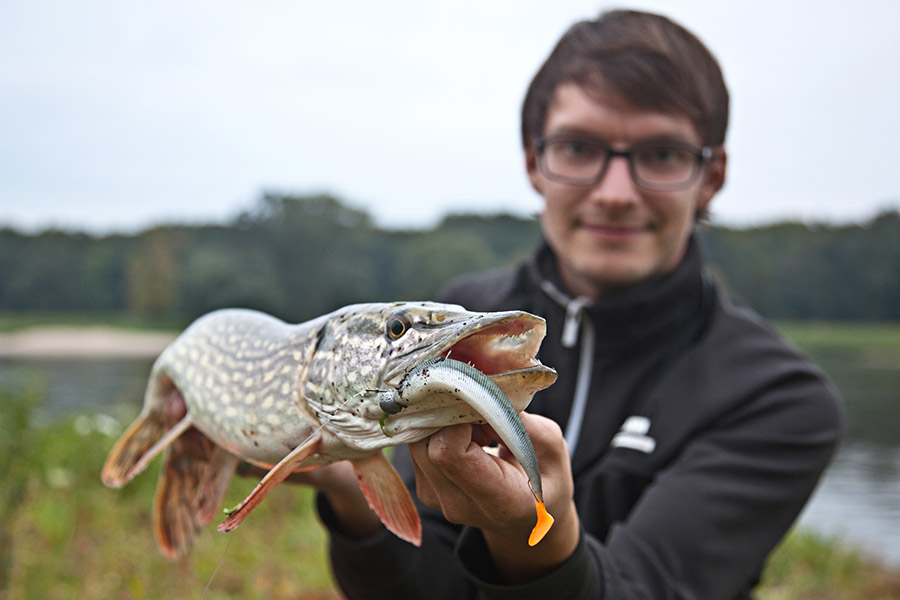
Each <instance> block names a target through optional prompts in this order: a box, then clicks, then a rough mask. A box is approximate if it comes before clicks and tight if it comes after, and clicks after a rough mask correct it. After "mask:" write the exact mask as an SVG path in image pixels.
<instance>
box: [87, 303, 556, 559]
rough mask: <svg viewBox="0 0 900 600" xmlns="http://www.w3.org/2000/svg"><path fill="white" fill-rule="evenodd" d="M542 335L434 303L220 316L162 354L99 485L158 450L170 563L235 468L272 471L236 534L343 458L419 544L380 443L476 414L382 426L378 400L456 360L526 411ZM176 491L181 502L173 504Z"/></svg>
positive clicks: (382, 511)
mask: <svg viewBox="0 0 900 600" xmlns="http://www.w3.org/2000/svg"><path fill="white" fill-rule="evenodd" d="M544 332H545V326H544V322H543V320H542V319H540V318H539V317H535V316H533V315H529V314H527V313H522V312H516V311H511V312H504V313H474V312H470V311H467V310H465V309H463V308H462V307H459V306H455V305H444V304H437V303H431V302H411V303H381V304H361V305H351V306H348V307H344V308H342V309H339V310H337V311H335V312H333V313H330V314H327V315H323V316H321V317H318V318H316V319H313V320H311V321H307V322H305V323H301V324H297V325H292V324H287V323H284V322H282V321H280V320H278V319H276V318H274V317H272V316H269V315H265V314H263V313H259V312H256V311H250V310H243V309H226V310H220V311H215V312H213V313H210V314H208V315H205V316H203V317H201V318H200V319H198V320H197V321H196V322H194V323H193V324H192V325H191V326H190V327H189V328H188V329H187V330H185V331H184V333H183V334H182V335H181V336H179V338H178V339H177V340H176V341H175V342H173V343H172V345H171V346H169V347H168V348H167V349H166V350H165V351H164V352H163V353H162V354H161V355H160V357H159V358H158V359H157V361H156V363H155V364H154V366H153V368H152V371H151V376H150V380H149V382H148V386H147V392H146V394H145V403H144V408H143V410H142V413H141V415H140V416H139V417H138V419H137V420H136V421H135V423H134V424H132V425H131V427H129V429H128V430H126V432H125V433H124V434H123V435H122V437H121V438H120V440H119V441H118V442H117V443H116V445H115V446H114V447H113V449H112V451H111V452H110V455H109V457H108V459H107V462H106V464H105V465H104V468H103V472H102V479H103V482H104V483H105V484H107V485H109V486H111V487H121V486H122V485H125V484H126V483H127V482H128V481H129V480H130V479H131V478H133V477H134V476H136V475H137V474H138V473H140V472H141V471H142V470H143V469H144V468H146V466H147V465H148V464H149V463H150V462H151V461H152V459H153V457H154V456H156V455H157V454H159V453H160V452H165V453H166V465H165V466H164V469H163V475H162V477H163V479H162V481H161V482H160V490H162V492H160V493H158V494H157V502H156V507H155V522H156V524H157V526H156V531H157V540H158V542H159V545H160V548H161V550H162V552H163V553H164V554H165V555H167V556H170V557H172V558H178V557H180V556H183V555H184V553H185V552H186V551H187V549H188V548H189V546H190V540H191V539H192V537H193V534H194V531H188V530H189V529H191V527H193V528H195V529H196V528H199V527H200V526H202V525H205V524H206V523H208V522H209V520H210V518H211V517H210V515H211V514H213V513H212V512H211V509H210V507H211V506H212V507H213V509H212V510H214V507H215V506H219V505H221V503H222V500H223V496H224V493H225V490H226V489H227V482H228V480H230V477H231V475H232V474H233V472H234V469H235V467H236V465H237V464H238V463H239V462H241V461H247V462H250V463H252V464H255V465H257V466H260V467H264V468H270V467H272V470H271V471H270V472H269V474H267V476H266V478H264V479H263V481H262V482H261V483H260V486H258V488H257V490H254V492H253V493H251V495H250V496H248V498H247V499H246V500H245V502H244V503H242V504H241V505H240V506H239V507H238V510H237V511H236V512H235V513H234V514H232V515H231V516H229V518H228V519H226V522H225V523H223V524H222V525H221V526H220V529H223V530H229V529H231V528H233V527H236V526H237V524H239V523H240V522H241V520H243V518H245V517H246V515H247V514H248V513H249V512H250V510H252V508H253V506H255V505H256V504H258V502H259V501H260V500H262V498H263V497H264V496H265V495H266V494H267V493H268V492H269V491H271V489H272V488H273V487H274V486H275V485H277V484H278V483H279V482H280V481H281V480H283V479H284V478H285V477H287V476H288V475H290V473H291V472H293V471H294V470H296V469H297V468H301V467H302V468H304V469H305V468H311V467H315V466H320V465H324V464H328V463H330V462H334V461H336V460H343V459H348V460H351V461H353V462H354V467H355V468H356V469H357V474H358V475H359V477H360V483H361V487H362V488H363V490H364V492H365V493H366V494H367V498H368V499H369V502H370V504H372V505H373V508H374V509H375V510H376V512H378V513H379V516H381V517H382V520H385V523H386V525H387V526H388V528H390V529H391V530H392V531H395V533H398V535H400V536H401V537H404V539H408V540H410V541H411V542H413V543H417V542H418V541H419V536H420V533H419V531H420V530H419V529H418V527H419V524H418V517H417V515H415V514H414V508H413V509H412V510H413V516H411V515H410V514H409V507H411V506H412V501H411V499H409V497H408V493H407V492H406V490H405V487H403V486H402V482H400V480H399V476H397V475H396V472H394V471H393V468H392V467H391V466H390V464H389V463H388V462H387V461H386V460H384V459H383V456H382V455H381V454H380V449H381V448H384V447H386V446H394V445H399V444H406V443H410V442H413V441H417V440H419V439H422V438H424V437H426V436H427V435H430V434H431V433H433V432H434V431H437V429H440V427H443V426H446V425H448V424H452V423H455V422H463V421H460V420H459V419H468V421H469V422H471V421H474V420H477V419H478V418H479V416H478V415H477V413H474V412H472V411H471V410H467V409H465V408H464V409H462V410H454V409H453V408H452V405H453V402H448V403H447V405H446V406H444V407H443V409H447V410H450V411H451V412H453V413H454V414H453V416H452V418H451V417H450V416H449V414H444V415H443V416H442V417H440V418H438V419H437V420H435V419H434V418H428V415H429V414H441V413H440V410H433V411H431V412H430V413H429V411H424V412H422V411H418V412H417V411H415V410H404V411H402V412H401V413H400V414H392V415H389V419H387V421H388V426H387V427H385V423H384V420H385V415H386V414H388V413H386V412H385V410H384V409H383V406H382V401H383V400H384V399H385V395H386V394H387V395H388V396H390V395H391V394H396V388H397V386H398V385H399V383H400V381H401V380H402V379H403V377H405V376H406V374H407V373H408V372H409V371H411V370H412V369H413V368H415V367H416V366H417V365H419V364H420V363H422V362H424V361H427V360H430V359H432V358H435V357H438V356H446V355H447V354H448V353H452V354H453V356H454V358H463V359H464V360H466V361H467V362H472V363H473V364H475V365H476V366H477V368H478V369H479V370H481V371H483V372H485V373H487V374H488V376H490V377H491V378H492V379H495V380H497V381H498V385H500V387H501V388H503V387H505V388H506V389H504V392H505V393H507V394H508V395H510V397H511V399H513V398H514V399H515V402H514V403H515V404H516V408H517V410H522V409H524V407H525V405H527V403H528V402H529V401H530V399H531V396H532V395H533V394H534V393H535V392H536V391H537V390H538V389H542V388H543V387H547V385H550V384H551V383H552V381H553V380H554V379H555V372H553V371H552V369H549V368H548V367H545V366H543V365H541V364H540V362H539V361H538V360H537V359H536V358H535V355H536V353H537V350H538V348H539V346H540V343H541V339H542V338H543V335H544ZM513 372H516V373H517V375H516V376H515V377H512V376H510V373H513ZM456 404H458V405H460V406H463V407H465V405H464V404H463V403H461V402H459V401H458V400H457V401H456ZM188 460H189V461H193V462H191V463H190V465H189V466H186V464H187V463H186V461H188ZM273 465H274V467H273ZM398 485H399V486H400V487H402V488H403V489H402V490H400V489H399V488H398V487H397V486H398ZM367 486H368V488H367ZM166 490H171V491H169V492H166ZM166 493H168V494H169V496H166ZM176 493H177V494H178V498H179V499H178V501H176V500H173V498H172V497H170V496H172V495H175V494H176ZM161 494H162V497H161ZM385 503H388V504H396V505H397V506H400V507H401V508H400V509H399V511H400V512H399V513H396V512H395V509H394V508H392V507H388V506H385ZM185 504H187V505H188V506H185ZM392 511H393V512H392ZM176 513H177V515H178V518H177V520H176V518H175V517H174V516H172V515H175V514H176ZM185 515H189V516H190V518H186V517H185ZM413 521H415V522H413ZM173 523H174V524H173Z"/></svg>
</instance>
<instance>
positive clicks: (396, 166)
mask: <svg viewBox="0 0 900 600" xmlns="http://www.w3.org/2000/svg"><path fill="white" fill-rule="evenodd" d="M620 6H629V7H637V8H645V9H650V10H655V11H659V12H662V13H664V14H666V15H668V16H670V17H672V18H674V19H675V20H677V21H679V22H681V23H682V24H683V25H685V26H687V27H688V28H689V29H691V30H692V31H694V32H695V33H696V34H697V35H698V36H699V37H700V38H701V39H702V40H703V41H704V42H706V44H707V45H708V46H709V47H710V49H711V50H712V51H713V53H714V54H716V55H717V57H718V58H719V61H720V63H721V65H722V68H723V70H724V72H725V78H726V81H727V82H728V85H729V88H730V91H731V96H732V113H731V126H730V128H729V134H728V140H727V148H728V151H729V153H730V162H729V177H728V182H727V184H726V188H725V190H724V191H723V192H722V193H721V194H720V195H719V197H718V198H717V199H716V202H715V205H714V207H713V209H714V216H715V218H716V219H717V221H718V222H721V223H726V224H756V223H766V222H771V221H774V220H780V219H784V218H801V219H805V220H810V221H822V220H827V221H845V220H861V219H865V218H867V217H870V216H872V215H874V214H876V212H878V211H879V210H883V209H886V208H894V207H898V206H900V183H898V179H900V178H898V171H900V117H898V107H900V42H898V24H900V2H898V1H897V0H880V1H879V0H860V1H858V2H853V3H847V2H836V1H829V0H824V1H822V0H820V1H785V0H777V1H769V0H752V1H736V2H710V1H700V0H665V1H663V0H661V1H658V2H651V1H647V2H634V3H631V4H628V5H623V4H610V3H604V2H597V1H586V0H553V1H548V0H440V1H425V0H410V1H402V2H401V1H371V2H369V1H363V0H293V1H287V0H240V1H239V0H215V1H212V0H210V1H202V2H199V1H197V2H195V1H191V0H177V1H175V0H154V1H153V2H145V1H142V0H138V1H126V2H123V1H121V0H78V1H76V2H72V1H71V0H0V226H2V225H4V224H5V225H13V226H16V227H20V228H24V229H27V230H35V229H38V228H43V227H47V226H60V227H65V228H70V229H81V230H89V231H93V232H109V231H135V230H137V229H140V228H143V227H146V226H148V225H150V224H153V223H159V222H197V221H207V222H208V221H222V220H226V219H229V218H231V217H233V216H235V215H236V214H238V213H239V212H240V211H241V210H246V209H250V208H252V207H253V206H254V205H255V203H256V202H257V200H258V198H259V197H260V196H261V195H262V193H263V192H265V191H275V192H288V193H297V194H306V193H316V192H323V191H324V192H330V193H333V194H335V195H337V196H338V197H339V198H341V199H343V200H345V201H346V202H347V203H349V204H351V205H353V206H356V207H359V208H363V209H365V210H367V211H369V213H370V214H372V215H373V217H374V218H375V219H376V221H377V222H378V223H379V224H380V225H383V226H401V227H421V226H427V225H431V224H433V223H435V222H436V221H437V220H438V219H439V218H440V217H441V216H443V215H445V214H447V213H448V212H460V211H482V212H497V211H513V212H516V213H518V214H523V215H527V214H533V213H535V212H536V211H537V210H539V208H540V199H539V198H538V196H537V195H536V194H535V193H534V192H533V191H532V190H531V189H530V187H529V186H528V184H527V180H526V178H525V174H524V166H523V162H522V158H521V150H520V147H519V138H518V118H519V106H520V103H521V100H522V96H523V94H524V91H525V88H526V87H527V85H528V82H529V81H530V79H531V76H532V75H533V73H534V72H535V70H536V69H537V68H538V66H539V65H540V64H541V62H543V60H544V58H545V57H546V55H547V53H548V52H549V51H550V49H551V48H552V46H553V45H554V44H555V42H556V40H557V39H558V37H559V36H560V35H561V34H562V32H563V31H564V30H565V29H566V28H567V27H568V26H569V25H570V24H571V23H572V22H574V21H576V20H578V19H582V18H589V17H593V16H595V15H596V14H597V13H598V12H599V11H600V10H601V9H604V8H611V7H620Z"/></svg>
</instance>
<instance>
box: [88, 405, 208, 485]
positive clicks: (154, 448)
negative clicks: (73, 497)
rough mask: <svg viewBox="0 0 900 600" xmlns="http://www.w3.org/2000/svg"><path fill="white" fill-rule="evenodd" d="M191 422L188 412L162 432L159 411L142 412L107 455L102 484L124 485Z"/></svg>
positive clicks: (101, 474) (102, 472) (189, 425)
mask: <svg viewBox="0 0 900 600" xmlns="http://www.w3.org/2000/svg"><path fill="white" fill-rule="evenodd" d="M191 426H192V423H191V420H190V415H185V416H184V418H182V419H181V421H179V422H178V423H177V424H176V425H175V426H174V427H173V428H172V429H170V430H169V431H167V432H165V435H163V430H164V427H163V423H162V420H161V418H160V417H159V415H157V414H154V413H148V414H145V415H141V416H140V417H138V418H137V419H136V420H135V421H134V423H132V424H131V426H129V427H128V429H126V430H125V433H123V434H122V436H121V437H120V438H119V439H118V441H116V444H115V446H113V448H112V450H110V452H109V455H108V456H107V457H106V463H105V464H104V465H103V470H102V471H101V473H100V479H101V480H102V481H103V484H104V485H106V486H108V487H114V488H120V487H122V486H123V485H125V484H126V483H128V482H129V481H131V480H132V479H134V478H135V476H137V475H138V474H139V473H141V471H143V470H144V469H146V468H147V465H149V464H150V462H151V461H152V460H153V459H154V458H156V456H157V455H158V454H159V453H160V452H162V451H163V450H165V449H166V448H167V447H168V446H169V445H170V444H171V443H172V442H173V441H175V439H177V438H178V436H180V435H181V434H183V433H184V432H185V431H187V430H188V429H190V427H191ZM160 436H162V437H160Z"/></svg>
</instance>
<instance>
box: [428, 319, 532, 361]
mask: <svg viewBox="0 0 900 600" xmlns="http://www.w3.org/2000/svg"><path fill="white" fill-rule="evenodd" d="M545 331H546V326H545V324H544V321H543V319H539V318H537V317H534V316H532V315H525V314H523V313H518V314H517V316H510V317H507V318H504V319H502V320H500V321H499V322H495V323H490V324H487V325H485V326H484V327H480V328H477V329H475V330H474V331H472V332H471V333H468V334H467V335H465V337H463V338H461V339H459V340H457V341H456V342H454V343H453V344H452V345H451V346H450V347H449V348H446V349H445V350H443V351H441V352H438V353H437V354H436V356H444V357H447V358H453V359H454V360H458V361H460V362H464V363H468V364H470V365H472V366H473V367H475V368H476V369H478V370H479V371H481V372H482V373H484V374H485V375H496V374H498V373H505V372H507V371H513V370H518V369H524V368H527V367H533V366H537V365H539V364H540V361H538V360H537V358H535V356H536V354H537V351H538V348H540V346H541V340H542V339H543V337H544V332H545Z"/></svg>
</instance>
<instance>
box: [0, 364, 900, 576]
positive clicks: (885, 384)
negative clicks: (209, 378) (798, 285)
mask: <svg viewBox="0 0 900 600" xmlns="http://www.w3.org/2000/svg"><path fill="white" fill-rule="evenodd" d="M815 358H816V360H817V361H818V362H819V363H820V364H821V365H822V366H823V368H824V369H825V370H826V372H828V374H829V376H830V377H831V378H832V379H833V380H834V381H835V383H836V384H837V386H838V387H839V388H840V389H841V391H842V393H843V395H844V398H845V400H846V404H847V433H846V436H845V439H844V441H843V443H842V445H841V448H840V449H839V451H838V454H837V456H836V457H835V460H834V462H833V463H832V465H831V466H830V467H829V469H828V471H827V472H826V474H825V477H824V478H823V480H822V482H821V484H820V486H819V488H818V489H817V491H816V493H815V494H814V495H813V498H812V500H811V501H810V503H809V504H808V505H807V507H806V509H805V510H804V512H803V514H802V515H801V517H800V525H801V526H802V527H804V528H806V529H810V530H813V531H817V532H820V533H824V534H827V535H831V536H838V537H840V538H842V539H844V540H846V541H847V542H849V543H851V544H853V545H855V546H857V547H859V548H861V549H863V550H865V551H867V552H869V553H871V554H873V555H875V556H878V557H880V558H882V559H884V560H885V561H886V562H888V563H891V564H895V565H900V426H898V425H900V363H896V364H892V361H891V360H884V359H883V357H882V358H878V357H874V358H873V357H872V356H867V355H864V354H855V355H848V354H847V353H839V354H833V355H830V356H829V355H824V356H816V357H815ZM151 362H152V361H151V360H145V359H140V360H138V359H121V360H113V359H89V360H76V359H53V360H50V359H41V360H38V359H27V360H26V359H0V387H7V386H12V387H13V388H20V389H21V388H23V387H28V386H29V385H35V382H37V383H36V384H37V385H39V386H40V387H41V389H42V390H43V391H44V395H45V401H44V405H43V406H42V407H41V410H40V411H39V413H38V417H39V418H41V419H48V420H52V419H54V418H57V417H58V416H59V415H61V414H63V415H68V414H88V415H93V414H98V413H102V414H108V415H112V416H115V417H117V418H119V419H120V420H122V421H125V422H126V424H127V421H130V420H131V419H132V418H133V417H134V416H135V415H136V413H137V411H138V410H139V408H140V405H141V403H142V398H143V390H144V386H145V385H146V381H147V374H148V373H149V371H150V365H151Z"/></svg>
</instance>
